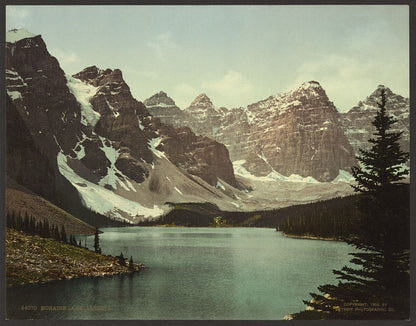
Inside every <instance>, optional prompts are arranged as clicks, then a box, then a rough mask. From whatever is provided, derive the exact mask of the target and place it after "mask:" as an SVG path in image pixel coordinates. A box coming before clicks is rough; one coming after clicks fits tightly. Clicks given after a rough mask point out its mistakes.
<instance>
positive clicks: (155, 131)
mask: <svg viewBox="0 0 416 326" xmlns="http://www.w3.org/2000/svg"><path fill="white" fill-rule="evenodd" d="M6 88H7V94H8V102H7V110H8V121H7V127H8V130H7V131H8V136H9V137H8V145H7V151H8V152H7V160H8V163H9V170H8V176H9V177H10V178H13V179H15V181H17V182H20V183H23V185H24V186H26V187H28V188H29V189H30V190H32V191H34V192H36V193H38V194H39V195H45V196H47V197H48V199H49V200H51V201H52V202H54V203H55V204H59V203H62V202H65V203H66V205H64V206H65V208H67V207H68V206H71V205H72V206H76V202H78V206H79V204H80V200H81V201H82V203H83V204H84V205H85V206H88V207H91V208H92V209H93V210H96V211H97V212H99V213H102V214H106V215H108V216H110V217H113V218H117V219H127V220H128V221H132V220H135V221H136V220H139V219H140V218H143V217H149V216H157V215H158V214H159V215H160V214H162V213H163V210H161V209H159V208H158V207H157V206H156V205H152V206H153V208H152V207H145V206H143V205H141V204H140V200H141V198H140V196H139V195H138V194H137V193H138V192H137V189H138V188H139V187H142V185H141V184H147V182H148V179H149V178H150V176H151V175H152V173H154V172H153V171H154V170H155V166H156V165H160V164H161V161H166V162H165V163H163V164H165V165H166V166H169V167H170V169H171V170H172V171H175V175H180V174H181V173H182V178H185V179H189V180H193V179H192V178H193V177H196V178H200V179H199V180H200V181H199V182H200V183H201V182H202V183H206V185H207V186H212V188H213V189H215V186H216V185H217V183H218V182H219V180H222V181H224V182H227V183H228V184H229V185H231V186H236V185H237V182H236V180H235V177H234V171H233V167H232V163H231V161H230V159H229V155H228V150H227V149H226V147H225V146H224V145H222V144H220V143H218V142H216V141H214V140H212V139H209V138H207V137H201V136H196V135H195V134H194V133H193V132H192V131H191V130H190V129H189V128H180V129H175V128H174V127H172V126H169V125H165V124H163V123H162V122H161V121H160V119H158V118H155V117H153V116H152V115H150V114H149V112H148V111H147V109H146V107H145V106H144V104H143V103H141V102H139V101H137V100H135V99H134V98H133V97H132V95H131V93H130V89H129V87H128V85H127V84H126V83H125V81H124V79H123V76H122V73H121V71H120V70H118V69H115V70H111V69H107V70H102V69H99V68H97V67H95V66H93V67H89V68H86V69H84V70H83V71H81V72H80V73H78V74H76V75H74V76H69V75H66V74H65V73H64V72H63V71H62V69H61V68H60V67H59V63H58V61H57V60H56V59H55V58H54V57H52V56H51V55H50V54H49V53H48V51H47V49H46V45H45V43H44V42H43V40H42V38H41V36H39V35H37V36H36V35H33V34H30V33H27V32H26V33H22V32H21V31H11V32H9V33H8V35H7V43H6ZM166 173H169V172H168V171H166ZM42 178H44V182H43V183H42V182H39V181H40V179H42ZM166 178H169V175H166ZM188 182H191V181H188ZM192 182H193V181H192ZM172 187H173V186H172ZM196 187H197V188H198V187H200V186H196ZM205 187H206V186H205ZM149 189H150V188H149ZM201 189H202V188H201ZM204 191H206V190H204ZM150 192H152V191H151V190H150ZM147 196H148V195H147ZM127 197H128V199H127ZM162 201H163V198H159V202H162ZM148 204H149V201H147V202H146V205H148ZM61 207H62V206H61Z"/></svg>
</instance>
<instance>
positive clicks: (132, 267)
mask: <svg viewBox="0 0 416 326" xmlns="http://www.w3.org/2000/svg"><path fill="white" fill-rule="evenodd" d="M129 269H130V270H133V269H134V265H133V257H132V256H130V260H129Z"/></svg>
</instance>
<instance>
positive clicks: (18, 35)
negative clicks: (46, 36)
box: [6, 29, 40, 43]
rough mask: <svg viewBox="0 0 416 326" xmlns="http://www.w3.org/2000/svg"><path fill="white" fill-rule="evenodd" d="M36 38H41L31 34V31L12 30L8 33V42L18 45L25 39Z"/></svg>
mask: <svg viewBox="0 0 416 326" xmlns="http://www.w3.org/2000/svg"><path fill="white" fill-rule="evenodd" d="M36 36H40V35H36V34H33V33H30V32H29V31H27V30H25V29H11V30H9V31H8V32H7V33H6V42H8V43H16V42H19V41H21V40H23V39H27V38H33V37H36Z"/></svg>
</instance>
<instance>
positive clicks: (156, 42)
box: [146, 31, 179, 60]
mask: <svg viewBox="0 0 416 326" xmlns="http://www.w3.org/2000/svg"><path fill="white" fill-rule="evenodd" d="M146 44H147V46H148V47H150V48H151V49H152V50H153V51H154V52H155V54H156V56H157V58H158V59H160V60H164V59H165V58H166V54H170V53H171V52H173V51H176V50H177V49H178V48H179V45H178V44H176V43H175V42H174V41H172V33H171V32H169V31H168V32H165V33H162V34H159V35H157V36H156V37H155V38H154V39H153V40H151V41H149V42H147V43H146Z"/></svg>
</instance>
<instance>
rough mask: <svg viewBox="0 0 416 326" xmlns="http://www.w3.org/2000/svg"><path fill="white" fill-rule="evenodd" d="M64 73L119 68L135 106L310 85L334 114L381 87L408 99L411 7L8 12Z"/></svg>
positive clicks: (237, 102)
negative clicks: (161, 96)
mask: <svg viewBox="0 0 416 326" xmlns="http://www.w3.org/2000/svg"><path fill="white" fill-rule="evenodd" d="M6 28H7V29H11V28H25V29H27V30H29V31H30V32H32V33H34V34H41V35H42V37H43V39H44V41H45V42H46V45H47V47H48V50H49V51H50V52H51V54H52V55H54V56H55V57H57V59H58V60H59V62H60V64H61V67H62V68H63V69H64V71H65V72H67V73H70V74H74V73H77V72H79V71H81V70H82V69H84V68H85V67H87V66H91V65H96V66H98V67H99V68H102V69H105V68H111V69H115V68H119V69H121V70H122V72H123V75H124V78H125V80H126V82H127V83H128V85H129V86H130V89H131V91H132V93H133V96H134V97H135V98H137V99H138V100H140V101H143V100H145V99H146V98H148V97H150V96H151V95H153V94H155V93H156V92H158V91H160V90H163V91H165V92H167V93H168V95H170V96H171V97H172V98H173V99H174V100H175V101H176V103H177V105H178V106H179V107H181V108H182V109H184V108H186V107H187V106H188V105H189V104H190V102H191V101H192V100H193V99H194V98H195V97H196V96H197V95H198V94H200V93H202V92H204V93H206V94H207V95H208V96H209V97H210V98H211V100H212V101H213V102H214V105H216V106H225V107H228V108H231V107H238V106H246V105H248V104H251V103H254V102H257V101H259V100H262V99H264V98H267V97H268V96H270V95H272V94H277V93H280V92H283V91H286V90H288V89H292V88H295V87H297V86H299V85H300V84H301V83H302V82H304V81H308V80H317V81H319V82H320V83H321V85H322V86H323V87H324V88H325V90H326V91H327V94H328V96H329V98H330V99H331V100H332V101H333V102H334V103H335V105H336V106H337V107H338V108H339V110H340V111H345V110H348V109H350V108H351V107H352V106H354V105H355V104H357V103H358V101H360V100H362V99H365V97H366V96H368V95H369V94H370V93H371V92H372V91H373V90H374V89H375V88H376V87H377V85H379V84H384V85H386V86H388V87H390V88H391V89H392V90H393V91H394V92H396V93H399V94H401V95H404V96H408V92H409V55H408V54H409V20H408V6H405V5H392V6H351V5H350V6H316V5H315V6H283V5H276V6H7V7H6Z"/></svg>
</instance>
